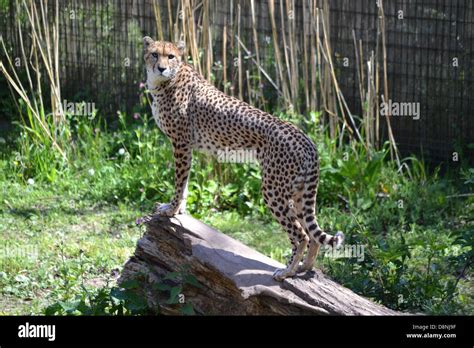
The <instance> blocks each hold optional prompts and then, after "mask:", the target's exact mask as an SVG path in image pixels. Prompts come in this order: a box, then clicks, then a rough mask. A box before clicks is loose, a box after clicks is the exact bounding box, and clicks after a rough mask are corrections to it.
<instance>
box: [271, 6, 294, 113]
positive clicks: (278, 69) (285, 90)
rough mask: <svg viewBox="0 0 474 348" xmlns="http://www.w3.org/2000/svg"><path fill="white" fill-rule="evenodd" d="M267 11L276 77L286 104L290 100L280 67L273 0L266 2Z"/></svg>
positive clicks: (281, 67)
mask: <svg viewBox="0 0 474 348" xmlns="http://www.w3.org/2000/svg"><path fill="white" fill-rule="evenodd" d="M268 10H269V13H270V23H271V26H272V37H273V48H274V53H275V61H276V69H277V75H278V77H279V81H280V83H281V89H282V92H283V95H284V100H285V102H286V103H288V101H289V100H291V98H290V94H289V91H288V84H287V82H286V80H285V78H284V76H283V65H282V60H281V53H280V48H279V42H278V31H277V26H276V22H275V1H274V0H268ZM287 105H289V104H287Z"/></svg>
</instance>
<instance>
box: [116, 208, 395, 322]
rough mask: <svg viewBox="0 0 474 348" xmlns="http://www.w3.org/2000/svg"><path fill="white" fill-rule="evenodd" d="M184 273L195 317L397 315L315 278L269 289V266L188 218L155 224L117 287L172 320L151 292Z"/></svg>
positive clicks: (272, 265)
mask: <svg viewBox="0 0 474 348" xmlns="http://www.w3.org/2000/svg"><path fill="white" fill-rule="evenodd" d="M184 265H186V266H187V267H188V271H187V272H188V273H189V274H192V275H193V276H194V277H195V279H197V281H198V282H199V283H200V285H201V286H200V287H196V286H193V285H185V286H184V287H183V290H182V293H183V295H184V298H185V301H186V302H187V303H191V304H192V306H193V309H194V311H195V312H196V313H197V314H206V315H211V314H218V315H248V314H254V315H268V314H278V315H305V314H306V315H397V314H400V313H398V312H395V311H393V310H391V309H388V308H386V307H383V306H381V305H379V304H376V303H374V302H372V301H370V300H368V299H366V298H363V297H361V296H359V295H357V294H355V293H354V292H352V291H351V290H349V289H347V288H344V287H343V286H341V285H339V284H337V283H336V282H334V281H332V280H331V279H329V278H328V277H327V276H326V275H324V274H323V273H321V271H319V270H316V271H314V272H309V273H307V274H303V275H298V276H296V277H294V278H290V279H285V280H284V281H283V282H277V281H275V280H274V279H273V278H272V273H273V271H274V270H275V269H276V268H281V267H284V265H282V264H280V263H279V262H276V261H275V260H272V259H270V258H268V257H266V256H264V255H263V254H261V253H259V252H257V251H255V250H253V249H251V248H249V247H247V246H246V245H244V244H242V243H240V242H238V241H236V240H235V239H233V238H231V237H229V236H226V235H225V234H223V233H221V232H219V231H217V230H215V229H213V228H211V227H209V226H207V225H205V224H204V223H202V222H200V221H198V220H196V219H194V218H192V217H191V216H188V215H177V216H175V217H173V218H165V217H155V218H153V219H152V220H151V221H149V222H148V223H147V230H146V232H145V234H144V235H143V237H142V238H141V239H140V240H139V241H138V243H137V247H136V250H135V254H134V255H133V256H132V257H131V258H130V260H128V262H127V263H126V264H125V266H124V269H123V272H122V274H121V277H120V279H119V284H124V283H123V282H124V281H126V280H131V279H135V280H138V282H139V289H140V290H139V291H140V295H141V296H144V297H145V298H146V300H147V302H148V305H149V306H150V307H151V308H154V309H155V310H157V311H158V310H159V311H160V312H161V313H164V314H177V313H179V308H178V307H179V305H168V304H166V297H165V295H164V293H163V292H162V291H159V290H157V287H156V284H157V283H162V282H163V279H164V277H165V276H166V274H169V272H176V271H178V270H180V269H181V267H182V266H184Z"/></svg>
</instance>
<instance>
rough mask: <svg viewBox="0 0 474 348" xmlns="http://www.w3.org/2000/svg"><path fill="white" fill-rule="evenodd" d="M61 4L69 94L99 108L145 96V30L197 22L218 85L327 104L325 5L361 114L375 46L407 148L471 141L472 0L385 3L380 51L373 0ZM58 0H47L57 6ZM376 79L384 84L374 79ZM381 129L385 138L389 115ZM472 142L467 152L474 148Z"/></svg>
mask: <svg viewBox="0 0 474 348" xmlns="http://www.w3.org/2000/svg"><path fill="white" fill-rule="evenodd" d="M17 3H18V1H17V0H16V1H15V0H8V1H6V2H5V4H4V5H2V7H1V11H2V13H1V21H0V29H1V33H2V36H3V37H4V40H5V42H7V43H8V44H9V46H10V48H11V50H12V51H13V55H14V56H15V52H16V54H20V53H19V45H18V42H19V34H18V32H16V31H15V29H14V27H15V26H14V24H15V21H21V20H22V17H24V14H23V13H18V12H17V11H16V9H17ZM58 4H59V40H60V43H59V47H60V49H59V50H60V52H59V59H60V66H61V71H60V75H61V77H62V79H61V84H62V90H63V97H64V98H66V99H67V100H70V101H81V100H85V101H89V102H94V103H95V104H96V105H97V106H98V107H99V108H100V109H101V110H102V111H103V112H104V113H114V112H115V111H117V110H122V109H127V110H131V109H132V108H133V107H134V106H135V105H136V104H137V103H138V98H139V94H140V93H141V90H140V88H139V84H140V82H141V81H143V79H144V71H143V64H142V57H141V56H142V44H141V38H142V37H143V36H144V35H150V36H152V37H154V38H159V37H162V38H164V39H168V40H178V39H180V38H184V39H185V41H186V42H187V44H188V42H189V41H190V37H188V36H187V35H188V34H186V33H188V32H189V31H192V30H194V32H195V39H196V40H197V41H198V42H199V44H198V45H197V46H198V48H199V50H197V51H196V52H194V54H193V52H188V53H189V54H190V57H191V59H193V63H194V64H195V65H196V64H197V65H198V67H199V69H202V72H203V74H205V76H206V77H207V78H209V79H210V80H212V82H213V83H214V84H215V85H216V86H217V87H218V88H220V89H222V90H225V91H226V92H227V93H229V94H232V95H235V96H238V97H241V98H243V99H244V100H246V101H248V102H251V103H252V104H255V105H257V106H259V107H262V108H265V107H267V106H268V105H280V106H283V107H284V108H288V107H291V108H294V109H295V111H298V112H301V113H304V114H307V113H308V111H311V110H320V109H322V108H323V104H324V103H327V100H325V98H324V96H322V95H321V93H320V86H321V84H320V81H321V80H322V79H323V78H324V76H322V72H321V71H318V69H316V67H315V65H316V61H317V59H322V58H321V57H319V56H318V54H319V52H317V47H316V48H315V49H314V50H313V49H312V47H314V45H313V44H312V43H313V42H314V39H315V36H316V35H319V36H321V35H323V33H322V32H318V33H317V32H316V31H317V28H319V26H316V25H315V21H316V18H318V20H319V18H320V17H316V12H318V11H319V10H320V9H322V8H323V7H324V6H328V7H329V10H330V11H329V16H328V18H327V19H326V20H327V21H328V22H329V23H328V25H329V28H330V31H329V33H328V34H329V39H330V40H329V42H330V45H331V48H332V50H331V52H332V61H333V65H334V66H333V68H334V71H335V72H336V76H337V80H338V82H339V86H340V89H341V91H342V93H343V95H344V97H345V100H346V101H347V104H348V106H349V109H350V110H351V112H352V113H353V114H354V115H362V114H364V110H365V111H366V109H367V105H366V100H367V98H366V96H365V95H364V96H362V91H361V85H362V84H367V88H365V87H364V88H362V89H364V90H365V93H368V91H369V90H370V89H371V87H370V86H369V85H368V84H370V83H371V82H370V81H371V80H370V79H367V76H363V75H364V72H365V71H366V70H367V67H366V65H367V61H369V60H370V57H371V55H372V52H375V55H376V61H377V62H378V63H379V64H386V73H387V81H388V85H387V86H386V88H387V89H388V94H386V95H388V96H389V100H383V101H384V102H386V104H384V107H387V108H390V122H391V125H392V128H393V132H394V136H395V139H396V141H397V143H398V146H399V148H400V150H401V151H402V153H404V154H409V153H411V152H414V153H420V151H422V152H423V154H424V156H425V158H426V159H429V160H432V161H435V162H438V161H444V160H448V159H450V158H451V157H452V154H453V152H455V151H460V150H459V148H461V147H462V146H463V145H466V144H469V143H473V142H474V121H473V118H474V116H473V111H474V105H473V98H474V93H473V83H474V71H473V63H474V53H473V42H474V4H473V2H472V1H470V0H452V1H450V0H393V1H384V2H383V6H384V14H385V26H384V28H383V29H384V35H385V36H384V39H385V45H386V57H385V59H383V57H382V51H381V43H380V40H379V39H378V37H379V36H378V34H380V30H381V28H380V25H379V24H378V23H379V22H378V21H379V20H380V18H379V17H380V11H379V6H378V5H379V1H377V0H358V1H349V0H331V1H327V0H321V1H317V0H305V1H295V0H274V1H273V0H269V1H263V0H262V1H258V0H255V1H252V0H225V1H218V0H203V1H193V0H179V1H175V0H156V1H151V0H143V1H124V0H99V1H90V0H86V1H77V0H65V1H61V2H59V3H58ZM53 5H54V2H49V3H48V7H47V8H48V11H49V12H50V13H53V12H54V10H55V9H54V6H53ZM189 18H191V20H189ZM322 19H323V20H324V17H322ZM318 25H319V24H318ZM275 36H276V37H275ZM280 44H281V47H280V52H279V54H278V52H277V51H276V50H277V49H278V47H276V46H278V45H280ZM197 60H199V61H200V62H199V63H197V62H196V61H197ZM278 60H280V61H281V62H280V63H281V64H280V65H281V66H282V68H281V69H279V68H278V64H279V63H278ZM18 69H21V67H18ZM264 74H266V75H264ZM377 74H378V70H377ZM262 75H263V76H262ZM267 75H268V76H267ZM364 77H365V79H364ZM286 80H288V82H285V81H286ZM372 82H373V83H374V84H383V80H382V79H379V78H378V77H377V78H376V79H374V80H373V81H372ZM272 83H273V84H272ZM285 83H287V85H286V87H285ZM375 87H376V88H383V87H384V86H374V88H375ZM285 88H286V92H285ZM281 99H285V100H286V101H287V103H282V102H280V100H281ZM380 102H381V100H377V103H380ZM335 109H337V107H336V108H335ZM379 109H382V107H377V110H378V111H380V110H379ZM327 117H330V115H327ZM381 129H382V138H386V137H387V128H386V123H385V121H384V120H383V119H381ZM470 151H471V152H469V150H468V152H467V153H466V154H465V156H469V155H471V158H472V157H474V156H473V155H474V153H473V152H472V150H470Z"/></svg>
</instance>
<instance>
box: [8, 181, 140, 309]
mask: <svg viewBox="0 0 474 348" xmlns="http://www.w3.org/2000/svg"><path fill="white" fill-rule="evenodd" d="M2 191H3V192H2V197H8V199H4V200H3V201H2V202H0V231H1V236H2V238H1V239H0V250H2V251H3V253H2V255H3V256H4V257H2V258H0V291H1V293H2V296H0V314H40V313H42V311H43V310H44V308H45V307H47V305H49V304H51V303H54V302H56V301H65V300H69V299H73V298H74V297H75V296H76V295H77V294H79V293H82V292H83V291H84V288H83V287H85V289H93V288H97V287H102V286H104V285H106V284H107V283H108V282H113V281H114V279H115V278H116V275H118V274H119V271H120V269H121V267H122V266H123V263H124V262H125V260H127V258H128V257H129V256H131V254H132V253H133V250H134V246H135V243H136V241H137V239H138V238H139V236H140V234H141V230H140V229H139V228H137V227H135V225H134V221H135V218H136V216H139V214H140V213H139V212H138V211H136V210H133V209H131V208H130V207H129V206H127V207H126V206H124V205H118V206H112V205H110V206H99V205H97V203H94V202H91V201H87V200H82V199H81V198H80V197H79V196H77V195H76V196H74V195H71V194H68V193H66V194H58V193H57V192H51V191H50V190H48V188H46V187H30V186H26V187H25V186H24V185H19V184H8V183H3V189H2ZM25 254H26V255H25Z"/></svg>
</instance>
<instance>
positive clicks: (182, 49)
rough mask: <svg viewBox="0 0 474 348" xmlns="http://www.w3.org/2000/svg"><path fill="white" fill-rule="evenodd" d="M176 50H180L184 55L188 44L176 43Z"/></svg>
mask: <svg viewBox="0 0 474 348" xmlns="http://www.w3.org/2000/svg"><path fill="white" fill-rule="evenodd" d="M176 48H177V49H178V50H179V53H181V55H183V53H184V49H185V48H186V44H185V43H184V41H178V42H177V43H176Z"/></svg>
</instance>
